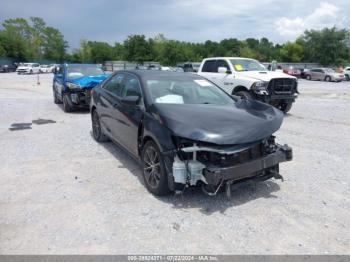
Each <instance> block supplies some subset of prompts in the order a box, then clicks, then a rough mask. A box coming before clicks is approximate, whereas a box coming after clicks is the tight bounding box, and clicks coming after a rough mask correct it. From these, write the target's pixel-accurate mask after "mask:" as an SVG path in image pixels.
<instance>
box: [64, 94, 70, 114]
mask: <svg viewBox="0 0 350 262" xmlns="http://www.w3.org/2000/svg"><path fill="white" fill-rule="evenodd" d="M68 99H69V98H68V97H67V95H63V97H62V103H63V111H64V112H66V113H69V112H72V111H73V107H72V106H71V105H70V103H69V101H68Z"/></svg>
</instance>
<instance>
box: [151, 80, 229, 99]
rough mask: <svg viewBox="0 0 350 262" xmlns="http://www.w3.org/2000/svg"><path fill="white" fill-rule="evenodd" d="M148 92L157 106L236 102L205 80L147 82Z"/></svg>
mask: <svg viewBox="0 0 350 262" xmlns="http://www.w3.org/2000/svg"><path fill="white" fill-rule="evenodd" d="M146 83H147V91H148V93H149V94H150V96H151V99H152V101H153V102H154V103H157V104H208V105H232V104H234V103H235V101H234V100H233V99H232V98H230V97H229V96H228V95H227V94H226V93H225V92H224V91H222V90H221V89H220V88H218V87H217V86H215V85H213V84H212V83H211V82H209V81H207V80H205V79H186V80H182V79H174V78H168V79H167V78H159V79H149V80H147V81H146Z"/></svg>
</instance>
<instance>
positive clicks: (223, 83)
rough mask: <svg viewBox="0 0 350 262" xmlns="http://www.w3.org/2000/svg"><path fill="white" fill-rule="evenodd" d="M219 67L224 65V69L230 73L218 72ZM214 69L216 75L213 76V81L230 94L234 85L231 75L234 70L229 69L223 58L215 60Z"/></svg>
mask: <svg viewBox="0 0 350 262" xmlns="http://www.w3.org/2000/svg"><path fill="white" fill-rule="evenodd" d="M219 67H225V68H226V70H227V71H229V72H230V74H229V73H219ZM214 70H215V71H216V73H215V75H216V76H215V77H214V79H215V81H213V82H214V83H216V84H217V85H218V86H220V87H221V88H223V89H224V90H225V91H226V92H227V93H229V94H231V92H232V89H233V85H234V83H233V77H232V74H233V73H234V72H232V71H231V69H230V66H229V64H228V63H227V62H226V61H225V60H223V59H218V60H216V64H215V67H214Z"/></svg>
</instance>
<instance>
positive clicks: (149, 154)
mask: <svg viewBox="0 0 350 262" xmlns="http://www.w3.org/2000/svg"><path fill="white" fill-rule="evenodd" d="M142 169H143V170H142V171H143V177H144V180H145V184H146V188H147V189H148V191H150V192H151V193H152V194H154V195H157V196H163V195H166V194H168V193H169V187H168V179H167V173H166V170H165V166H164V160H163V157H162V155H161V153H160V150H159V148H158V146H157V145H156V143H154V142H153V141H148V142H147V143H146V144H145V145H144V147H143V149H142Z"/></svg>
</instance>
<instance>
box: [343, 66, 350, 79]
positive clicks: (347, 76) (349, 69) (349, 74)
mask: <svg viewBox="0 0 350 262" xmlns="http://www.w3.org/2000/svg"><path fill="white" fill-rule="evenodd" d="M343 73H344V75H345V80H346V81H350V66H347V67H345V68H344V70H343Z"/></svg>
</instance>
